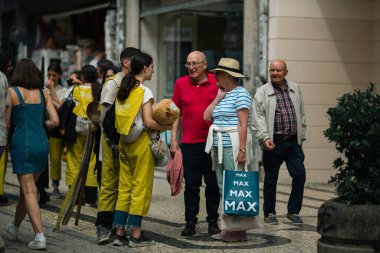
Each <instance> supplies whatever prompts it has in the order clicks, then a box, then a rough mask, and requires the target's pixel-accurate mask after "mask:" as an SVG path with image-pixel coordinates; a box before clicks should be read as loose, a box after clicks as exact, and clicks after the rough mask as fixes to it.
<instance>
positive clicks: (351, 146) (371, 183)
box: [324, 83, 380, 205]
mask: <svg viewBox="0 0 380 253" xmlns="http://www.w3.org/2000/svg"><path fill="white" fill-rule="evenodd" d="M327 114H328V116H329V119H330V127H329V128H328V129H327V130H325V131H324V134H325V136H326V137H327V139H328V140H329V141H330V142H334V143H335V146H336V149H337V150H338V151H339V152H340V153H342V154H343V155H344V156H345V159H342V158H337V159H336V160H335V161H334V163H333V166H334V168H335V169H338V170H339V172H338V173H337V174H336V175H335V176H333V177H331V181H330V182H333V183H334V184H335V188H336V191H337V194H338V196H339V198H338V201H342V202H346V203H347V204H349V205H350V204H380V95H379V94H377V93H376V91H375V86H374V85H373V84H372V83H371V84H370V85H369V87H368V88H367V90H366V91H359V90H355V91H353V92H351V93H348V94H344V95H343V96H342V97H340V98H339V99H338V105H337V106H336V107H333V108H329V109H328V111H327Z"/></svg>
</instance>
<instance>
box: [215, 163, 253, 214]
mask: <svg viewBox="0 0 380 253" xmlns="http://www.w3.org/2000/svg"><path fill="white" fill-rule="evenodd" d="M222 201H223V202H222V203H223V213H224V214H227V215H234V216H248V217H250V216H257V215H259V172H258V171H239V170H224V171H223V199H222Z"/></svg>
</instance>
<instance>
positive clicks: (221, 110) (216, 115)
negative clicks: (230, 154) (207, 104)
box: [212, 86, 252, 147]
mask: <svg viewBox="0 0 380 253" xmlns="http://www.w3.org/2000/svg"><path fill="white" fill-rule="evenodd" d="M243 108H247V109H248V110H249V111H251V109H252V98H251V96H250V95H249V93H248V91H247V90H246V89H245V88H244V87H242V86H238V87H236V88H235V89H233V90H231V91H229V92H227V93H226V95H225V97H224V98H223V99H222V100H221V101H220V102H219V104H218V105H217V106H216V107H215V109H214V111H213V112H212V118H213V120H214V125H217V126H218V127H222V128H223V127H231V126H238V125H239V119H238V114H237V111H238V110H241V109H243ZM249 117H251V113H249ZM249 122H250V118H249V119H248V126H249V125H250V124H249ZM222 140H223V146H224V147H232V143H231V139H230V136H229V134H228V133H222ZM213 145H214V146H218V139H217V137H216V133H214V144H213Z"/></svg>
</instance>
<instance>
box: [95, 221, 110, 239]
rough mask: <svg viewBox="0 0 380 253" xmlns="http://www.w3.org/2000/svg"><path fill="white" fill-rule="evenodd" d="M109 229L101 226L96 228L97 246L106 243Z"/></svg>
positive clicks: (108, 237)
mask: <svg viewBox="0 0 380 253" xmlns="http://www.w3.org/2000/svg"><path fill="white" fill-rule="evenodd" d="M110 234H111V229H110V228H109V227H105V226H103V225H99V226H97V227H96V235H97V242H98V244H105V243H108V242H109V240H110Z"/></svg>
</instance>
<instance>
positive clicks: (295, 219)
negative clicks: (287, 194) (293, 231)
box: [286, 213, 303, 225]
mask: <svg viewBox="0 0 380 253" xmlns="http://www.w3.org/2000/svg"><path fill="white" fill-rule="evenodd" d="M286 217H288V219H289V220H291V221H292V222H293V224H296V225H301V224H302V223H303V221H302V218H301V217H300V216H299V215H298V214H289V213H288V215H286Z"/></svg>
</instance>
